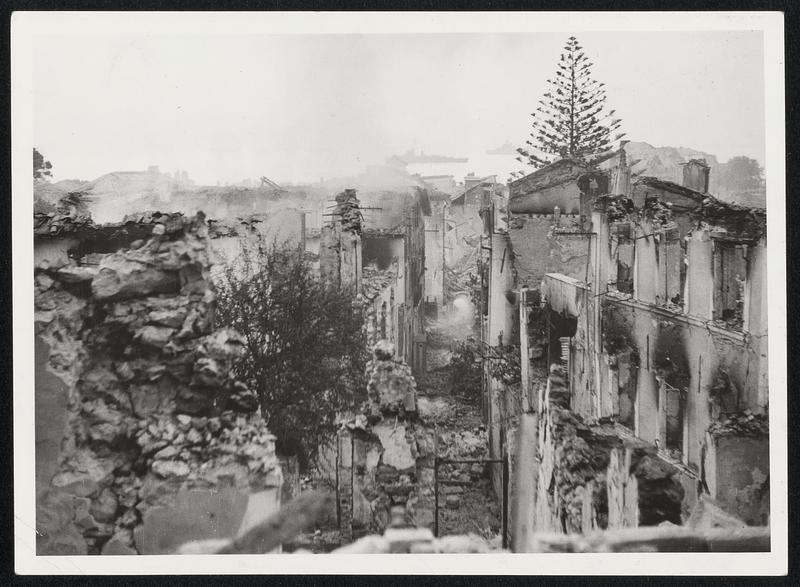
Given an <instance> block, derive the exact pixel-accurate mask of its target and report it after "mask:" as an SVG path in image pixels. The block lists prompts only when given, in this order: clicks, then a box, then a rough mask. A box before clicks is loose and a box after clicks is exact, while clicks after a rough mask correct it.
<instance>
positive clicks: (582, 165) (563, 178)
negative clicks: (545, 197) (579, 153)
mask: <svg viewBox="0 0 800 587" xmlns="http://www.w3.org/2000/svg"><path fill="white" fill-rule="evenodd" d="M589 170H590V166H589V165H588V164H587V163H586V162H584V161H580V160H578V159H570V158H564V159H559V160H558V161H553V162H552V163H550V164H549V165H545V166H544V167H541V168H539V169H537V170H536V171H533V172H532V173H529V174H528V175H525V176H524V177H521V178H519V179H516V180H514V181H512V182H511V183H510V184H508V185H509V188H510V189H511V194H512V197H513V196H514V195H515V192H519V191H521V190H523V189H524V190H525V191H526V192H530V191H534V190H537V189H544V188H546V187H550V186H553V185H560V184H562V183H564V182H567V181H570V180H573V179H577V178H578V177H579V176H580V175H582V174H584V173H586V172H587V171H589ZM554 174H555V175H554Z"/></svg>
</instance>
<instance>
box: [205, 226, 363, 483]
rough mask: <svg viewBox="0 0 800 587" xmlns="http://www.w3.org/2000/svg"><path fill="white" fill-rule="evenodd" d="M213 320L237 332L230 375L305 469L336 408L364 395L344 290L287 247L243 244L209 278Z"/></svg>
mask: <svg viewBox="0 0 800 587" xmlns="http://www.w3.org/2000/svg"><path fill="white" fill-rule="evenodd" d="M217 288H218V309H217V317H216V320H217V322H218V325H219V326H229V327H231V328H235V329H236V330H237V331H239V332H240V333H241V334H242V335H243V336H244V337H245V340H246V345H247V353H246V355H245V357H244V358H243V359H242V361H241V362H240V363H239V364H238V365H237V367H236V369H237V375H238V376H239V377H240V378H241V379H243V380H245V381H247V383H248V385H250V387H251V389H253V390H254V391H256V392H257V394H258V397H259V402H260V406H261V412H262V415H263V416H264V418H265V420H266V421H267V425H268V426H269V429H270V430H271V431H272V432H273V433H274V434H275V435H276V437H277V441H276V447H277V449H278V451H279V452H281V453H283V454H296V455H298V457H299V458H300V462H301V464H302V465H303V467H304V468H305V466H307V464H308V461H309V460H310V459H313V458H314V457H315V456H316V452H317V448H318V447H319V446H320V445H321V444H322V443H323V442H324V441H327V440H329V439H330V438H331V436H332V435H333V434H334V432H335V429H336V422H335V421H336V416H337V414H339V413H341V412H345V411H350V410H352V409H354V408H355V407H356V406H358V405H359V404H360V403H361V402H363V401H364V400H365V398H366V392H365V387H366V382H365V380H364V379H365V365H366V359H367V356H366V355H367V353H366V339H365V335H364V331H363V324H364V317H363V311H362V309H361V307H360V306H359V305H357V304H356V303H355V302H354V299H355V296H354V293H355V292H352V291H347V290H342V289H340V288H338V287H334V286H333V285H331V284H329V283H327V282H325V281H323V280H321V279H320V278H319V276H318V275H317V273H316V272H315V271H314V269H313V268H312V267H311V266H310V264H309V262H308V261H307V260H305V259H304V258H303V255H302V252H301V251H299V250H298V249H297V248H295V247H287V246H283V247H280V246H277V245H275V244H273V245H272V246H270V247H268V246H266V245H265V244H264V243H263V241H262V242H259V243H258V245H257V246H256V247H254V248H253V249H250V250H245V251H244V253H243V255H242V256H241V257H240V258H239V259H237V262H236V264H235V265H229V266H227V267H226V268H225V269H224V271H223V272H222V276H221V278H220V280H219V283H218V284H217Z"/></svg>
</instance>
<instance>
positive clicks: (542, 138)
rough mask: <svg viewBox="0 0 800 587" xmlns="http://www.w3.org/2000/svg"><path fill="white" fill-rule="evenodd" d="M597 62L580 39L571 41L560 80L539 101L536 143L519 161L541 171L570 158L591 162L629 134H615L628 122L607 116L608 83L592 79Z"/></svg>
mask: <svg viewBox="0 0 800 587" xmlns="http://www.w3.org/2000/svg"><path fill="white" fill-rule="evenodd" d="M592 66H593V63H592V62H591V61H589V58H588V57H587V56H586V54H585V53H584V51H583V47H581V46H580V44H579V43H578V40H577V39H576V38H575V37H570V38H569V39H568V40H567V44H566V45H565V46H564V51H563V52H562V53H561V59H560V60H559V62H558V67H557V69H556V75H555V77H554V78H553V79H549V80H547V83H548V85H549V89H548V91H547V92H545V94H544V95H543V96H542V98H541V99H540V100H539V105H538V107H537V108H536V111H535V112H532V113H531V116H533V123H532V127H533V131H532V132H531V134H530V137H531V139H530V140H528V141H526V142H525V143H526V146H525V147H524V148H519V149H517V152H518V153H519V154H520V157H517V160H518V161H520V162H522V163H526V164H528V165H532V166H533V167H536V168H539V167H544V166H545V165H547V164H549V163H552V162H553V161H554V160H556V159H559V158H564V157H570V158H575V159H586V158H588V157H591V156H592V155H596V154H598V153H602V152H603V151H607V150H609V149H610V148H611V146H612V144H613V143H614V142H616V141H618V140H619V139H621V138H622V137H623V136H625V135H624V133H617V134H614V133H615V131H616V130H617V129H619V127H620V125H621V124H622V121H621V120H620V119H619V118H614V113H615V111H614V110H611V111H608V112H607V111H606V105H605V103H606V91H605V89H604V88H605V84H603V83H600V82H597V81H596V80H595V79H594V78H593V77H592Z"/></svg>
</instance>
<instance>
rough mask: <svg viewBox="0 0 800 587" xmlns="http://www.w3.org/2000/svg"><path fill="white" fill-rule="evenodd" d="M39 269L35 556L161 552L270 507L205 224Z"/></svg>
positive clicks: (255, 418)
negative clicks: (217, 317)
mask: <svg viewBox="0 0 800 587" xmlns="http://www.w3.org/2000/svg"><path fill="white" fill-rule="evenodd" d="M150 231H151V234H150V236H149V237H148V238H147V239H138V240H136V241H133V242H128V243H125V244H124V245H123V246H122V248H120V249H119V250H117V251H115V252H111V253H106V254H94V255H92V261H93V263H96V264H92V265H89V264H85V263H84V264H80V263H81V260H80V259H78V260H77V261H76V260H74V259H73V260H68V259H67V258H66V257H64V256H57V257H54V260H51V259H42V260H40V262H39V264H38V265H37V266H36V268H35V300H34V303H35V332H36V357H35V358H36V390H35V395H36V400H35V401H36V428H35V433H36V494H37V514H36V526H37V553H38V554H87V553H88V554H98V553H103V554H135V553H142V554H156V553H168V552H172V551H173V550H174V549H175V548H176V547H177V546H178V545H180V544H182V543H184V542H187V541H190V540H197V539H203V538H225V537H230V536H233V535H236V534H237V533H238V532H240V531H242V530H244V529H246V528H247V527H249V526H250V525H251V524H253V523H254V522H255V521H257V520H258V519H261V518H263V517H264V516H265V515H267V514H268V513H270V512H271V511H273V510H274V509H276V508H277V507H278V505H279V500H280V485H281V472H280V467H279V465H278V462H277V459H276V457H275V451H274V437H273V436H272V435H271V434H270V433H269V431H268V430H267V429H266V426H265V425H264V422H263V420H261V418H260V416H259V415H258V414H257V408H258V402H257V398H256V397H255V395H254V394H253V393H252V392H251V391H250V390H249V389H248V388H247V386H246V385H245V384H244V383H242V382H240V381H237V380H236V379H235V378H234V377H233V376H232V375H231V370H232V367H233V364H234V362H235V361H236V360H237V358H238V357H240V356H241V354H242V353H243V352H244V341H243V339H242V338H241V337H240V335H239V334H238V333H237V332H235V331H233V330H230V329H221V330H214V328H213V322H214V308H215V296H214V292H213V290H212V289H211V286H210V283H209V277H208V276H209V269H210V267H211V259H210V258H209V251H208V241H207V229H206V224H205V220H204V217H203V216H202V214H198V216H197V217H195V218H193V219H187V218H184V217H182V216H181V215H179V214H178V215H172V216H170V221H169V222H168V223H166V224H165V223H160V222H155V223H153V224H152V226H151V227H150Z"/></svg>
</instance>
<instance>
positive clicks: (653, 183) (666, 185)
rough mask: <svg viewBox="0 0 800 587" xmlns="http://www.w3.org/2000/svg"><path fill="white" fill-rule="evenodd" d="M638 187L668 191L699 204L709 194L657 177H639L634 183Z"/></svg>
mask: <svg viewBox="0 0 800 587" xmlns="http://www.w3.org/2000/svg"><path fill="white" fill-rule="evenodd" d="M637 185H645V186H649V187H653V188H656V189H662V190H666V191H668V192H672V193H673V194H678V195H681V196H685V197H687V198H689V199H691V200H694V201H696V202H698V203H701V202H702V201H703V200H704V199H705V198H707V197H708V194H704V193H702V192H698V191H697V190H693V189H691V188H687V187H686V186H682V185H680V184H678V183H675V182H674V181H667V180H665V179H658V178H657V177H650V176H646V177H639V178H638V179H636V181H635V182H634V186H637Z"/></svg>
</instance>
